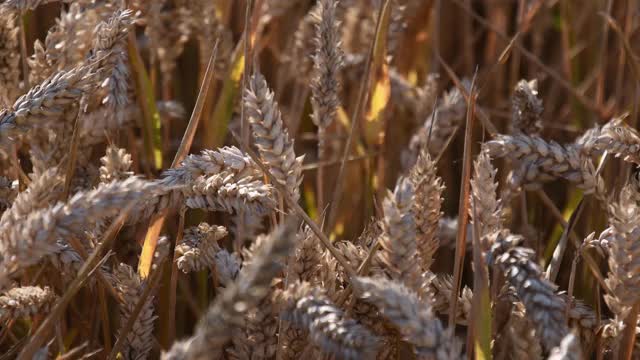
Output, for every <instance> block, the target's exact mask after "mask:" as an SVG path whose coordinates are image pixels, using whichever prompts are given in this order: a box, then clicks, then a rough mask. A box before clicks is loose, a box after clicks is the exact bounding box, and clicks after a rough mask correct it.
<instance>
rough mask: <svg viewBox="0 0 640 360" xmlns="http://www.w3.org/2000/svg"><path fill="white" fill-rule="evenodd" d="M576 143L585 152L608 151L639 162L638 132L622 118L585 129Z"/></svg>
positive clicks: (639, 136) (639, 142)
mask: <svg viewBox="0 0 640 360" xmlns="http://www.w3.org/2000/svg"><path fill="white" fill-rule="evenodd" d="M577 143H578V144H580V145H581V148H582V149H583V151H584V152H586V153H587V154H594V153H596V154H600V153H602V152H604V151H608V152H609V153H610V154H613V155H615V156H616V157H620V158H622V159H623V160H624V161H629V162H632V163H635V164H640V155H638V153H639V152H640V134H638V131H637V130H636V129H634V128H632V127H630V126H629V125H627V124H625V123H624V120H623V119H622V118H614V119H612V120H611V121H609V122H608V123H606V124H605V125H604V126H602V127H595V128H592V129H589V130H587V132H585V134H584V135H583V136H582V137H580V138H579V139H578V140H577Z"/></svg>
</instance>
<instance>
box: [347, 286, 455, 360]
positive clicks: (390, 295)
mask: <svg viewBox="0 0 640 360" xmlns="http://www.w3.org/2000/svg"><path fill="white" fill-rule="evenodd" d="M353 286H354V290H355V291H356V294H358V297H360V298H362V299H363V300H365V301H367V302H369V303H372V304H374V305H376V306H377V307H378V310H379V311H380V313H381V315H382V316H384V317H385V318H386V319H387V320H389V321H390V322H391V323H393V324H394V325H395V326H397V328H398V330H399V331H400V333H401V334H402V335H403V338H404V340H405V341H407V342H409V343H411V344H413V345H414V346H415V354H416V356H418V357H420V358H422V357H425V358H434V359H450V358H451V357H450V356H452V355H453V358H454V359H459V358H461V357H460V352H461V344H459V343H458V341H457V339H456V338H455V336H453V334H450V333H448V332H447V331H446V330H445V329H444V328H443V326H442V323H441V322H440V320H439V319H438V318H437V317H436V316H435V314H434V313H433V309H432V307H431V305H430V302H429V300H424V301H421V300H420V299H419V298H418V296H417V294H416V293H415V292H413V291H411V290H409V289H408V288H407V287H405V286H404V285H402V284H401V283H399V282H397V281H393V280H387V279H384V278H365V277H360V278H356V279H355V280H354V284H353Z"/></svg>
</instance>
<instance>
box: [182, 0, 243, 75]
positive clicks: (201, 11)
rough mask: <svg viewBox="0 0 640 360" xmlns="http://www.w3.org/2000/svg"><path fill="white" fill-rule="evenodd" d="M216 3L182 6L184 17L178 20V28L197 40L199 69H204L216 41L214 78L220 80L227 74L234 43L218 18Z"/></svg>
mask: <svg viewBox="0 0 640 360" xmlns="http://www.w3.org/2000/svg"><path fill="white" fill-rule="evenodd" d="M216 5H217V4H216V3H214V2H212V1H208V0H193V1H188V2H186V3H185V4H183V6H184V9H183V11H184V12H185V14H184V16H181V17H180V18H179V20H180V27H181V28H182V27H188V28H189V29H190V31H191V32H192V33H193V35H195V37H196V39H197V40H198V47H199V50H200V51H199V58H200V67H201V68H203V69H204V68H206V67H207V64H208V62H209V57H210V56H211V52H212V51H213V46H214V45H215V43H216V41H218V55H217V56H216V63H215V74H214V76H216V77H219V78H222V77H223V75H224V74H226V73H227V71H228V67H229V60H230V59H231V53H232V52H233V47H234V42H233V36H232V35H233V34H232V33H231V30H230V29H228V28H227V27H225V25H224V21H223V20H222V19H220V18H219V17H218V12H217V11H216Z"/></svg>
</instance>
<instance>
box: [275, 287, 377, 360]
mask: <svg viewBox="0 0 640 360" xmlns="http://www.w3.org/2000/svg"><path fill="white" fill-rule="evenodd" d="M279 306H280V310H281V316H282V318H283V319H285V320H287V321H289V322H291V323H292V324H294V325H295V326H297V327H300V328H302V329H305V330H307V331H308V332H309V339H310V341H311V342H313V343H314V344H315V345H316V346H317V347H318V348H319V349H320V350H321V351H322V352H324V353H326V354H328V355H334V356H336V357H338V358H341V359H369V358H371V357H375V354H376V353H377V348H378V345H379V340H380V339H378V338H377V337H376V336H375V335H373V334H372V333H371V332H370V331H369V330H368V329H367V328H365V327H364V326H362V325H360V324H358V322H356V321H355V320H353V319H347V318H346V316H345V314H344V313H343V311H342V310H341V309H340V308H338V307H337V306H336V305H335V304H333V303H332V302H331V301H330V300H329V299H328V298H327V297H326V296H325V295H324V294H323V293H322V291H320V290H319V289H317V288H316V289H314V288H311V287H310V286H309V285H308V284H301V283H294V284H292V285H290V286H289V288H288V289H287V291H285V293H284V294H283V295H282V297H281V299H280V304H279Z"/></svg>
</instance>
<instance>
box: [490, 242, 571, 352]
mask: <svg viewBox="0 0 640 360" xmlns="http://www.w3.org/2000/svg"><path fill="white" fill-rule="evenodd" d="M519 242H521V240H520V239H517V238H516V237H513V236H511V235H506V236H505V235H502V236H501V237H500V238H499V239H497V240H496V241H494V244H493V246H492V253H491V257H490V259H491V260H492V261H491V262H492V263H493V264H495V265H497V266H498V267H499V268H500V269H501V270H502V272H503V273H504V275H505V277H506V279H507V281H508V282H509V284H511V286H513V287H514V288H515V289H516V293H517V295H518V298H520V300H521V301H522V303H523V304H524V306H525V308H526V314H527V317H528V318H529V319H530V320H531V322H532V323H533V324H534V325H535V327H536V334H537V335H538V337H539V338H540V341H541V343H542V346H543V347H544V349H545V350H546V351H550V350H551V349H552V348H554V347H556V346H558V345H559V344H560V341H561V340H562V338H563V337H564V336H565V335H567V334H568V333H569V328H568V327H567V321H566V319H565V309H566V306H565V303H564V301H562V299H561V298H560V297H559V296H558V295H556V293H555V292H556V288H557V286H556V285H555V284H553V283H551V282H549V281H548V280H546V279H545V278H544V274H543V273H542V270H541V269H540V267H539V266H538V264H536V263H535V262H534V261H533V260H532V259H533V257H534V251H533V250H531V249H527V248H524V247H520V246H517V244H518V243H519ZM514 245H515V246H514Z"/></svg>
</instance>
